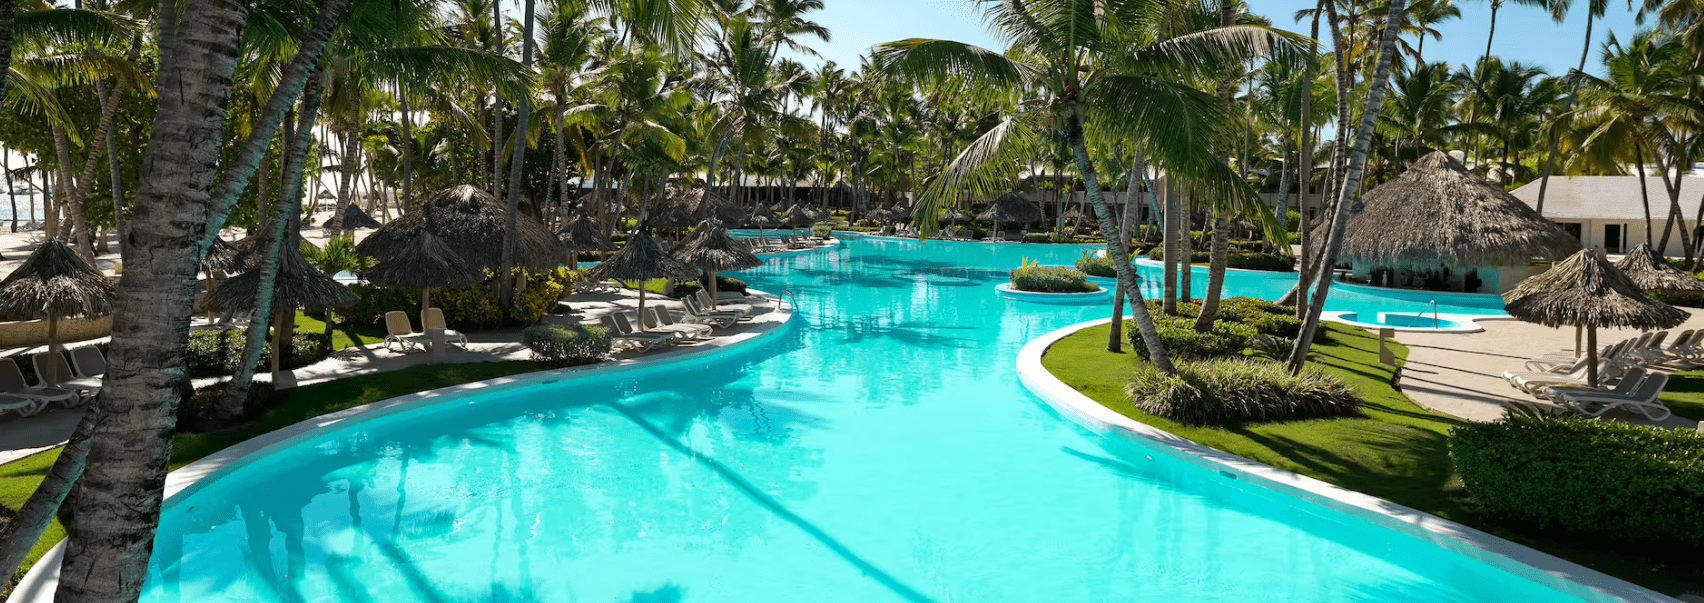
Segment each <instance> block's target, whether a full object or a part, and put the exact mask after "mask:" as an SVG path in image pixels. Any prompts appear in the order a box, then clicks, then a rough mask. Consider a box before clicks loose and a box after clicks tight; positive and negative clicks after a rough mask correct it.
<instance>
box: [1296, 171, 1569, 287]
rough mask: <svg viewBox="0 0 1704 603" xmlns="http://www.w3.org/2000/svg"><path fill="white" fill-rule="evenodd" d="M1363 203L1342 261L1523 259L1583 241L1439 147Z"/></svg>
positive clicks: (1550, 256) (1492, 262) (1562, 253)
mask: <svg viewBox="0 0 1704 603" xmlns="http://www.w3.org/2000/svg"><path fill="white" fill-rule="evenodd" d="M1361 203H1362V205H1363V208H1362V209H1361V210H1360V211H1359V212H1358V213H1355V214H1353V215H1352V216H1351V217H1350V219H1349V223H1348V224H1347V225H1346V226H1345V229H1344V231H1343V246H1342V248H1341V249H1342V250H1341V251H1340V255H1339V257H1340V258H1341V259H1342V260H1344V261H1347V262H1354V263H1368V264H1375V265H1385V266H1397V265H1406V266H1432V265H1437V264H1444V265H1448V266H1455V267H1460V268H1475V267H1479V266H1524V265H1526V263H1527V262H1528V261H1529V260H1530V259H1532V258H1542V259H1547V260H1556V259H1560V258H1564V257H1567V256H1568V255H1569V254H1571V253H1574V252H1575V251H1578V250H1579V249H1580V241H1579V239H1577V238H1575V237H1574V236H1573V235H1570V234H1568V233H1567V232H1565V231H1563V230H1562V228H1561V227H1560V226H1557V225H1556V224H1555V223H1553V222H1551V221H1549V220H1546V219H1544V218H1543V217H1542V216H1540V215H1538V213H1537V212H1535V211H1533V209H1532V208H1531V207H1528V206H1527V204H1525V203H1523V202H1521V200H1520V199H1516V198H1515V197H1514V195H1510V194H1509V193H1508V192H1506V191H1504V190H1503V188H1502V187H1500V186H1497V185H1495V184H1492V183H1490V182H1486V181H1485V179H1483V178H1480V177H1479V176H1477V175H1475V174H1473V173H1471V172H1469V171H1468V170H1467V168H1466V167H1464V166H1462V164H1461V163H1459V162H1457V161H1456V160H1454V159H1452V158H1450V156H1449V155H1445V154H1444V153H1442V152H1433V153H1432V154H1430V155H1427V156H1426V157H1424V158H1422V159H1420V161H1417V162H1415V163H1414V165H1412V166H1410V167H1409V168H1408V171H1406V172H1403V173H1402V175H1400V176H1397V177H1396V178H1395V179H1394V180H1391V181H1390V182H1386V183H1384V184H1382V185H1379V186H1378V187H1377V188H1374V189H1373V190H1370V191H1367V193H1366V194H1364V195H1362V196H1361ZM1327 226H1328V225H1327ZM1327 226H1321V227H1320V228H1326V227H1327ZM1317 232H1319V233H1320V234H1318V235H1316V236H1314V237H1313V239H1314V240H1315V241H1317V243H1316V246H1317V245H1323V244H1324V240H1325V238H1326V237H1325V236H1324V233H1325V232H1328V231H1317Z"/></svg>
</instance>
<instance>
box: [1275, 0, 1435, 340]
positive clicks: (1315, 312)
mask: <svg viewBox="0 0 1704 603" xmlns="http://www.w3.org/2000/svg"><path fill="white" fill-rule="evenodd" d="M1406 6H1407V3H1406V0H1391V2H1390V12H1389V13H1388V14H1386V15H1385V30H1384V34H1383V35H1382V36H1380V39H1379V62H1378V66H1377V67H1376V68H1374V71H1373V79H1372V80H1370V81H1369V84H1368V88H1367V107H1366V110H1365V111H1363V112H1362V113H1361V125H1360V129H1359V130H1357V131H1356V134H1355V148H1354V151H1353V152H1352V153H1351V154H1350V155H1349V162H1348V165H1347V169H1346V171H1345V173H1344V179H1343V192H1342V193H1341V194H1340V195H1339V196H1338V199H1337V208H1336V210H1335V212H1334V213H1335V215H1334V216H1333V217H1332V219H1331V232H1330V234H1328V235H1327V236H1326V239H1325V249H1324V251H1323V252H1321V254H1320V273H1319V274H1318V275H1317V276H1315V277H1314V281H1315V285H1314V294H1313V299H1312V300H1311V301H1310V303H1309V304H1308V316H1307V318H1306V319H1305V320H1303V321H1302V328H1301V332H1300V334H1298V335H1297V337H1296V345H1295V346H1294V347H1293V348H1291V351H1290V371H1291V372H1300V371H1301V370H1302V366H1303V365H1304V364H1306V363H1307V359H1308V350H1309V348H1312V347H1313V338H1314V333H1315V332H1317V331H1318V330H1319V319H1320V314H1321V313H1322V312H1324V311H1325V298H1326V294H1328V293H1330V292H1331V276H1330V275H1331V268H1332V266H1335V265H1337V252H1338V250H1339V249H1341V248H1342V247H1343V229H1344V227H1346V226H1348V224H1349V214H1350V211H1351V210H1352V209H1356V208H1355V205H1357V199H1358V196H1359V195H1360V186H1361V170H1362V169H1363V168H1364V167H1365V166H1366V162H1367V150H1368V147H1369V146H1370V145H1371V144H1372V139H1373V126H1374V125H1376V122H1377V121H1378V114H1379V106H1380V105H1381V104H1383V102H1384V96H1385V84H1386V81H1387V80H1388V79H1389V77H1390V66H1391V60H1392V57H1393V55H1395V54H1396V34H1397V24H1399V23H1401V22H1402V13H1403V11H1404V9H1405V8H1406ZM1333 52H1341V51H1340V50H1334V51H1333Z"/></svg>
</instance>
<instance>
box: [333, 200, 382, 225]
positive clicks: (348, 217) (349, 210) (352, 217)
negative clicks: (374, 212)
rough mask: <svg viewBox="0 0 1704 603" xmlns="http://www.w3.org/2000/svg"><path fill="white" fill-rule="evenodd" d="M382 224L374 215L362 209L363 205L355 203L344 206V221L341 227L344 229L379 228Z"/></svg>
mask: <svg viewBox="0 0 1704 603" xmlns="http://www.w3.org/2000/svg"><path fill="white" fill-rule="evenodd" d="M380 226H383V224H379V221H378V220H374V219H373V216H370V215H368V214H367V212H365V211H362V209H361V206H359V205H356V204H354V203H350V204H349V205H345V206H343V223H342V225H341V227H342V228H343V229H344V230H354V229H356V228H378V227H380Z"/></svg>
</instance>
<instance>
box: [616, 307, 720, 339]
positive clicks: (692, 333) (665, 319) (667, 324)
mask: <svg viewBox="0 0 1704 603" xmlns="http://www.w3.org/2000/svg"><path fill="white" fill-rule="evenodd" d="M623 314H628V316H627V320H628V322H632V321H633V320H634V319H635V316H634V315H633V314H631V313H628V312H623ZM644 318H645V320H644V321H642V322H641V323H640V324H643V325H645V329H646V330H648V331H660V332H664V333H677V334H679V335H680V336H681V338H682V339H709V338H710V331H711V326H710V325H689V324H684V323H677V322H675V321H674V317H673V316H670V315H669V309H668V308H659V307H657V306H650V307H647V308H645V317H644Z"/></svg>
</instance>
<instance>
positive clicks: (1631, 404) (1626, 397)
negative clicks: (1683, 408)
mask: <svg viewBox="0 0 1704 603" xmlns="http://www.w3.org/2000/svg"><path fill="white" fill-rule="evenodd" d="M1667 386H1668V374H1667V373H1651V374H1649V375H1646V376H1645V378H1644V379H1643V380H1642V381H1640V382H1639V385H1638V387H1637V388H1636V389H1634V390H1633V391H1631V392H1628V393H1625V394H1616V393H1612V392H1604V391H1591V390H1563V391H1558V392H1557V393H1556V400H1557V402H1559V403H1561V404H1562V405H1564V406H1567V407H1569V408H1573V409H1574V410H1577V411H1580V412H1581V413H1583V414H1586V415H1589V416H1593V417H1601V416H1603V415H1604V413H1607V412H1609V411H1610V410H1611V409H1614V408H1616V407H1626V408H1627V409H1629V410H1637V411H1639V412H1640V413H1641V414H1643V415H1645V418H1647V419H1650V420H1652V421H1662V420H1665V419H1668V418H1669V417H1670V416H1671V415H1673V414H1674V413H1673V411H1670V410H1669V407H1667V406H1664V405H1663V403H1662V402H1660V401H1658V397H1659V396H1661V395H1662V393H1663V388H1664V387H1667ZM1594 404H1601V405H1602V406H1601V407H1599V408H1597V409H1596V410H1589V409H1588V408H1589V406H1590V405H1594Z"/></svg>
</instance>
